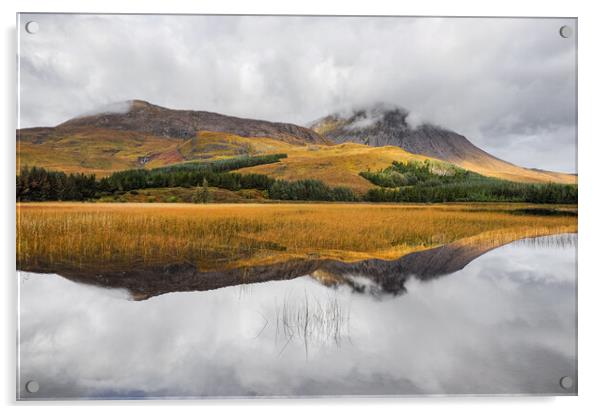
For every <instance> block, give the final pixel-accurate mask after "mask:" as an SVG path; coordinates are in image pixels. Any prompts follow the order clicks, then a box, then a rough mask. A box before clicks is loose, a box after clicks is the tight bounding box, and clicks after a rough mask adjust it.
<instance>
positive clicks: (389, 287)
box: [58, 235, 570, 300]
mask: <svg viewBox="0 0 602 414" xmlns="http://www.w3.org/2000/svg"><path fill="white" fill-rule="evenodd" d="M567 237H569V239H567V240H570V236H569V235H557V236H552V237H547V238H537V239H524V240H523V241H522V242H523V243H529V241H528V240H539V239H545V240H548V239H549V240H550V241H548V242H532V243H556V244H558V243H560V244H561V245H562V244H563V243H565V244H566V243H567V242H562V240H564V239H566V238H567ZM552 240H555V241H552ZM507 243H509V241H508V240H507V239H504V238H495V237H494V238H487V237H476V238H467V239H461V240H458V241H456V242H454V243H450V244H446V245H442V246H439V247H435V248H430V249H426V250H422V251H417V252H413V253H410V254H407V255H405V256H403V257H401V258H399V259H397V260H380V259H369V260H364V261H358V262H351V263H347V262H338V261H334V260H321V259H305V260H303V259H297V260H291V261H288V262H283V263H274V264H269V265H263V266H254V267H242V268H234V269H225V270H214V271H205V272H203V271H199V270H198V269H197V268H196V266H195V265H194V264H192V263H188V262H185V263H173V264H169V265H163V266H155V267H136V266H133V267H132V268H130V269H127V270H119V271H116V270H113V271H107V270H95V271H93V272H90V271H88V270H85V269H77V268H71V267H65V268H61V270H60V271H59V272H58V273H59V274H60V275H61V276H63V277H66V278H68V279H71V280H73V281H77V282H80V283H87V284H93V285H97V286H102V287H108V288H125V289H127V290H129V291H130V292H131V294H132V298H133V299H135V300H145V299H148V298H150V297H153V296H158V295H162V294H165V293H170V292H189V291H205V290H213V289H220V288H224V287H227V286H239V285H248V284H254V283H258V282H266V281H270V280H290V279H294V278H297V277H301V276H305V275H310V276H312V277H313V278H315V279H316V280H318V281H320V282H321V283H323V284H324V285H326V286H331V287H337V286H342V285H345V286H348V287H350V288H351V289H352V290H353V291H354V292H356V293H365V294H369V295H371V296H375V297H379V296H381V295H383V294H391V295H400V294H403V293H405V292H406V288H405V282H406V280H407V279H408V278H409V277H410V276H414V277H418V278H420V279H422V280H428V279H432V278H435V277H439V276H443V275H447V274H450V273H453V272H456V271H458V270H460V269H462V268H464V267H465V266H466V265H467V264H468V263H470V262H471V261H473V260H474V259H476V258H477V257H479V256H481V255H483V254H485V253H487V252H488V251H490V250H493V249H495V248H498V247H500V246H502V245H504V244H507ZM568 243H570V241H569V242H568Z"/></svg>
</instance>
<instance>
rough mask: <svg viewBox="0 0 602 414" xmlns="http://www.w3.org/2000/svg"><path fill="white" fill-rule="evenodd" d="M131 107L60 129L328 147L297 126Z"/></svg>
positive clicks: (146, 106) (139, 103)
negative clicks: (223, 136) (208, 135)
mask: <svg viewBox="0 0 602 414" xmlns="http://www.w3.org/2000/svg"><path fill="white" fill-rule="evenodd" d="M129 105H130V106H129V109H127V111H125V112H109V113H100V114H95V115H89V116H81V117H78V118H74V119H71V120H69V121H67V122H64V123H62V124H60V125H58V127H57V128H59V129H61V128H72V127H86V128H106V129H111V130H118V131H137V132H141V133H145V134H150V135H154V136H159V137H174V138H185V139H186V138H193V137H195V136H196V134H197V132H198V131H213V132H225V133H228V134H235V135H240V136H243V137H265V138H273V139H277V140H281V141H285V142H290V143H295V144H305V143H311V144H328V141H327V140H325V139H324V138H323V137H322V136H321V135H319V134H317V133H315V132H314V131H312V130H310V129H307V128H303V127H300V126H298V125H293V124H286V123H280V122H268V121H260V120H256V119H244V118H237V117H233V116H227V115H221V114H217V113H213V112H205V111H188V110H175V109H168V108H163V107H161V106H157V105H153V104H150V103H148V102H145V101H140V100H133V101H131V102H129Z"/></svg>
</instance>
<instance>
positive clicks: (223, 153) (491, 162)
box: [17, 128, 577, 193]
mask: <svg viewBox="0 0 602 414" xmlns="http://www.w3.org/2000/svg"><path fill="white" fill-rule="evenodd" d="M20 136H21V138H20V139H19V141H17V171H18V170H19V168H20V166H22V165H23V166H24V165H29V166H34V165H35V166H39V167H45V168H49V169H52V170H60V171H66V172H85V173H95V174H97V175H98V176H106V175H108V174H110V173H111V172H113V171H118V170H124V169H130V168H141V167H143V166H144V167H145V168H155V167H162V166H165V165H170V164H174V163H180V162H186V161H198V160H207V159H219V158H229V157H236V156H241V155H255V154H270V153H286V154H288V158H287V159H283V160H281V161H280V162H279V163H276V164H268V165H260V166H255V167H251V168H245V169H242V170H240V172H243V173H244V172H255V173H260V174H267V175H270V176H272V177H275V178H281V179H286V180H296V179H307V178H313V179H317V180H321V181H323V182H325V183H327V184H329V185H331V186H346V187H350V188H352V189H353V190H355V191H356V192H358V193H364V192H366V191H367V190H369V189H370V188H372V187H373V185H372V184H371V183H370V182H368V181H367V180H365V179H364V178H362V177H360V176H359V173H360V172H361V171H367V170H368V169H372V170H378V169H381V168H386V167H388V166H390V165H391V163H392V162H393V161H409V160H418V161H422V160H425V159H427V158H428V157H425V156H421V155H416V154H412V153H409V152H407V151H404V150H403V149H401V148H398V147H369V146H366V145H361V144H353V143H346V144H340V145H332V146H331V145H298V144H299V142H291V143H289V142H284V141H280V140H276V139H271V138H265V137H241V136H238V135H235V134H228V133H223V132H211V131H199V132H198V133H197V135H196V136H195V137H194V138H191V139H183V138H169V137H156V136H152V135H148V134H142V133H139V132H133V131H117V130H108V129H97V128H87V129H86V128H83V129H82V128H74V129H66V130H61V131H58V130H54V131H53V132H51V133H50V132H48V131H46V130H37V129H33V130H22V131H21V132H20ZM141 157H148V158H147V160H148V161H147V163H145V164H144V165H142V164H141V163H140V162H139V160H140V158H141ZM458 165H460V166H461V167H463V168H466V169H468V170H471V171H475V172H477V173H480V174H483V175H486V176H490V177H497V178H502V179H506V180H511V181H519V182H549V181H553V182H561V183H569V184H572V183H576V182H577V177H576V176H574V175H570V174H562V173H554V172H547V171H535V170H530V169H527V168H522V167H518V166H515V165H512V164H509V163H507V162H504V161H501V160H497V159H494V158H483V160H482V161H481V162H478V163H476V162H472V163H471V162H459V163H458Z"/></svg>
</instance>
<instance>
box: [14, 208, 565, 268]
mask: <svg viewBox="0 0 602 414" xmlns="http://www.w3.org/2000/svg"><path fill="white" fill-rule="evenodd" d="M532 207H533V206H531V205H526V204H518V203H517V204H486V205H483V204H442V205H426V206H425V205H407V204H406V205H384V204H383V205H373V204H358V203H355V204H238V205H237V204H207V205H191V204H188V205H186V204H133V203H132V204H130V203H120V204H100V203H21V204H18V205H17V213H18V214H17V266H18V268H19V269H23V270H40V269H57V268H60V267H61V266H66V267H69V268H82V269H84V268H85V269H93V268H97V269H109V268H110V269H121V268H130V267H132V266H152V265H164V264H170V263H181V262H190V263H193V264H195V265H196V266H197V267H198V268H199V269H203V270H208V269H223V268H232V267H239V266H245V265H255V264H268V263H274V262H279V261H286V260H290V259H295V258H332V259H337V260H344V261H354V260H362V259H367V258H382V259H395V258H398V257H400V256H403V255H404V254H407V253H409V252H412V251H417V250H422V249H426V248H430V247H434V246H438V245H442V244H446V243H450V242H454V241H457V240H461V239H465V238H469V237H477V236H480V235H483V237H484V238H486V239H489V240H492V239H499V240H508V241H510V240H515V239H519V238H522V237H527V236H536V235H546V234H555V233H561V232H575V231H577V217H576V216H571V215H562V214H560V215H559V214H553V215H541V214H514V213H513V212H514V211H515V210H518V211H524V210H525V209H527V210H528V209H530V208H532ZM548 207H549V206H548ZM538 208H540V209H541V205H539V206H538ZM562 208H563V209H565V210H567V209H568V210H571V209H573V210H574V209H576V208H574V207H568V208H567V207H566V206H564V207H562Z"/></svg>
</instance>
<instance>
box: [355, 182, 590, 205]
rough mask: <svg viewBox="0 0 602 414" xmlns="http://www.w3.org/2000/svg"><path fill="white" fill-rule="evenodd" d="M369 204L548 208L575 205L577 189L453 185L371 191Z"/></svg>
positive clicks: (510, 185)
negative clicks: (498, 204) (531, 205)
mask: <svg viewBox="0 0 602 414" xmlns="http://www.w3.org/2000/svg"><path fill="white" fill-rule="evenodd" d="M365 199H366V201H370V202H389V203H397V202H410V203H444V202H452V201H471V202H478V201H501V202H502V201H503V202H526V203H549V204H576V203H577V199H578V195H577V186H575V185H564V184H554V183H548V184H524V183H514V182H509V181H502V180H497V181H493V180H492V181H484V182H482V183H456V184H446V185H439V186H429V185H415V186H412V187H401V188H396V189H391V188H382V187H379V188H373V189H371V190H369V191H368V192H367V194H366V196H365Z"/></svg>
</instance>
